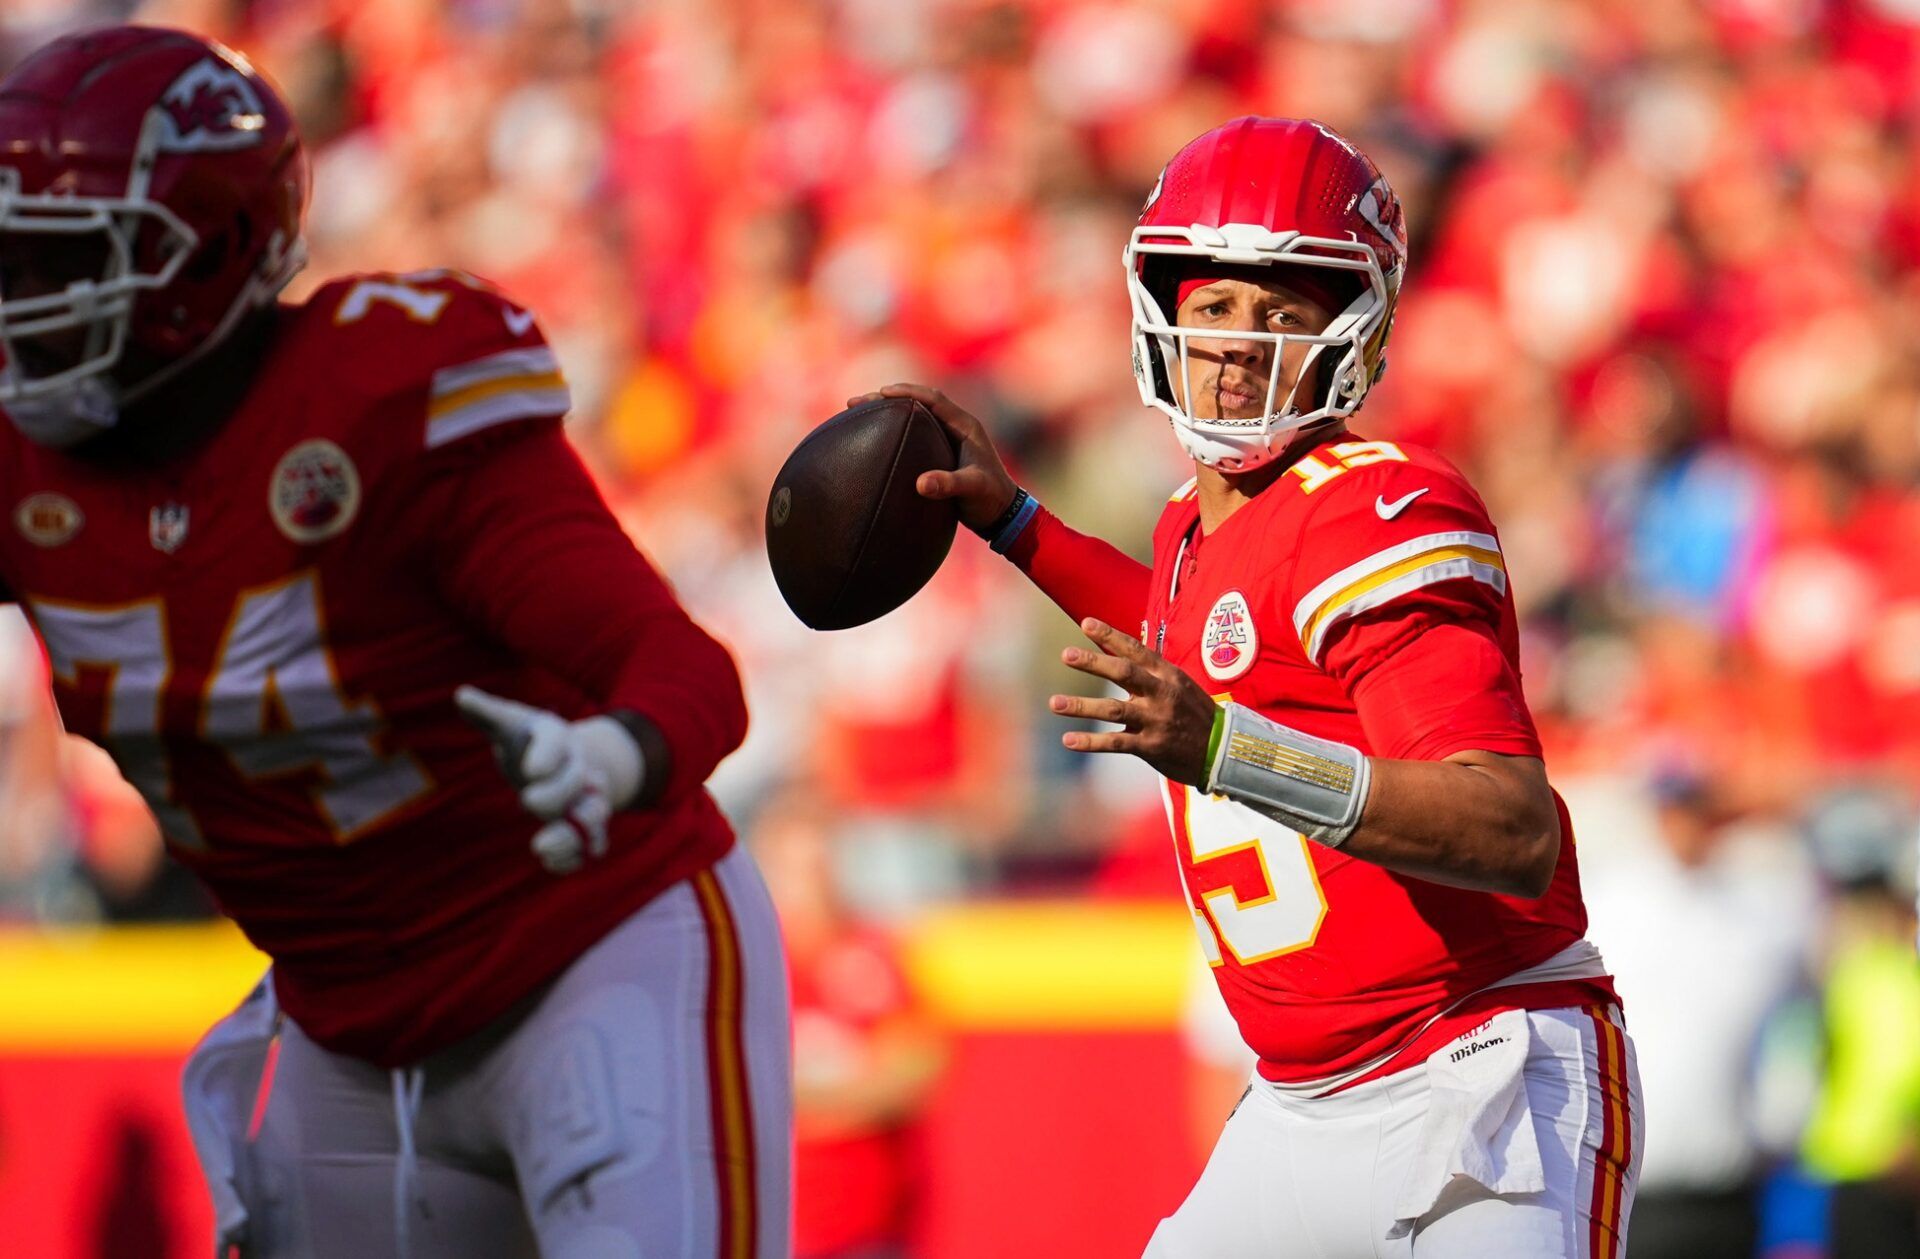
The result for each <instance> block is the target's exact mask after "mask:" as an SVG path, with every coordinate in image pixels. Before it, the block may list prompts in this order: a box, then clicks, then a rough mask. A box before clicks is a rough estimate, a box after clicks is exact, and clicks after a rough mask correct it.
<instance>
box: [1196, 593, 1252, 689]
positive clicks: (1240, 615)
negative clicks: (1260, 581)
mask: <svg viewBox="0 0 1920 1259" xmlns="http://www.w3.org/2000/svg"><path fill="white" fill-rule="evenodd" d="M1259 655H1260V636H1259V635H1258V634H1257V633H1256V632H1255V631H1254V628H1253V609H1252V608H1250V607H1248V606H1247V597H1246V596H1245V595H1243V594H1241V593H1240V592H1239V591H1238V590H1229V591H1227V593H1225V594H1223V595H1221V596H1220V597H1219V598H1218V599H1217V600H1215V601H1214V605H1213V610H1212V611H1211V612H1209V613H1207V628H1206V629H1205V630H1204V631H1203V632H1202V633H1201V635H1200V661H1201V663H1202V664H1204V665H1205V666H1206V669H1207V676H1208V677H1210V678H1212V679H1213V680H1214V681H1216V682H1231V681H1233V680H1234V679H1235V678H1237V677H1239V676H1241V675H1242V674H1244V673H1245V672H1246V671H1247V670H1248V669H1251V668H1253V662H1254V660H1255V659H1257V658H1258V657H1259Z"/></svg>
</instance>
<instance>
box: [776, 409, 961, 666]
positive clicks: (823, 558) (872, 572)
mask: <svg viewBox="0 0 1920 1259" xmlns="http://www.w3.org/2000/svg"><path fill="white" fill-rule="evenodd" d="M955 459H956V455H955V451H954V444H953V440H952V439H951V438H950V437H949V436H948V435H947V431H946V430H945V429H944V428H941V427H940V422H939V421H938V420H936V419H934V418H933V414H932V413H931V412H930V411H928V410H927V409H926V407H924V406H922V405H921V404H920V403H918V402H915V401H914V400H913V399H911V398H882V399H880V400H878V401H874V402H863V403H861V404H860V405H859V406H856V407H851V408H849V409H847V410H845V411H842V412H841V413H840V414H838V415H836V416H834V417H833V418H832V419H830V420H828V421H827V422H826V423H824V424H822V425H821V426H820V427H819V428H816V429H814V430H813V432H811V433H809V434H807V436H806V439H805V440H803V441H802V442H801V443H800V444H799V445H798V446H796V447H795V448H794V451H793V453H792V454H791V455H789V456H788V457H787V462H786V464H785V466H783V467H782V468H781V469H780V475H779V476H777V477H775V478H774V480H773V491H772V493H770V494H769V495H768V497H767V560H768V562H769V563H771V564H772V566H773V578H774V581H775V582H776V583H778V585H779V587H780V594H781V597H783V598H784V599H786V601H787V606H788V607H790V608H792V609H793V613H794V615H795V616H797V617H799V618H800V619H801V621H803V622H804V623H806V624H807V625H809V626H811V627H812V628H814V629H817V630H835V629H848V628H850V627H852V626H855V625H864V624H866V623H867V622H868V621H871V620H874V619H875V618H876V617H881V616H885V615H886V614H887V613H889V612H891V611H893V610H894V609H895V608H897V607H899V606H900V605H901V604H903V603H905V602H906V601H907V600H908V599H910V598H912V597H913V595H914V593H915V592H916V591H918V590H919V589H920V587H922V586H924V585H926V584H927V581H928V579H929V578H931V577H932V576H933V575H934V573H935V572H937V571H938V570H939V568H940V564H941V562H942V561H943V560H945V559H946V558H947V551H948V550H949V549H950V548H951V547H952V546H953V532H954V528H955V526H957V525H958V524H959V523H960V518H959V515H958V514H957V512H956V510H955V508H954V506H953V504H952V503H950V502H938V501H935V500H933V499H928V498H922V497H921V496H920V494H919V492H918V491H917V490H915V489H914V488H913V483H914V481H915V480H916V479H918V478H919V476H920V474H921V473H922V472H927V471H930V470H933V469H936V468H939V469H947V470H951V469H952V468H953V466H954V463H955Z"/></svg>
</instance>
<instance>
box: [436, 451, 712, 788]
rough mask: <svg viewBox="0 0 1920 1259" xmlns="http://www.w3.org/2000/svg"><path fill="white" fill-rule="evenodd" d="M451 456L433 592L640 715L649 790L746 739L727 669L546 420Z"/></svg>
mask: <svg viewBox="0 0 1920 1259" xmlns="http://www.w3.org/2000/svg"><path fill="white" fill-rule="evenodd" d="M446 453H448V454H450V455H451V454H454V453H456V452H454V451H449V452H446ZM457 453H459V454H461V455H464V456H465V457H464V458H461V459H460V460H459V466H458V468H457V469H456V470H453V471H452V472H451V475H452V476H453V477H454V478H456V483H455V484H452V485H449V486H448V489H449V490H450V491H451V492H449V493H446V494H444V495H441V496H437V503H438V505H440V506H443V507H444V508H445V509H446V510H447V512H448V515H447V516H445V517H444V518H442V519H440V520H439V521H437V522H436V528H435V529H434V537H435V538H436V548H437V553H436V556H435V560H436V568H437V570H438V580H439V582H440V585H441V590H442V593H443V594H444V595H445V596H446V598H447V599H448V600H449V601H450V602H451V603H452V604H453V605H454V606H455V607H456V608H458V609H459V610H460V611H462V612H463V613H465V614H466V615H468V616H470V617H472V618H473V619H474V620H475V621H477V622H478V623H480V624H482V625H485V626H487V627H488V629H489V630H490V631H491V632H492V633H493V634H494V635H495V636H496V637H498V638H499V639H500V641H501V642H503V643H504V644H506V645H507V646H508V647H509V648H511V649H512V650H513V651H515V652H516V653H518V654H520V655H522V656H524V657H525V658H527V659H528V660H531V661H535V662H537V663H538V664H540V665H542V666H543V667H545V668H547V669H550V670H552V671H553V672H554V673H557V674H559V675H560V676H562V677H564V678H566V679H567V680H568V681H569V682H571V683H573V684H574V685H575V686H578V687H579V688H580V689H581V690H583V691H585V692H586V693H587V694H588V695H590V696H592V697H594V698H595V699H596V700H598V701H599V702H601V703H603V704H604V705H605V706H606V707H607V708H608V709H628V710H631V711H633V712H637V713H639V714H641V715H642V716H644V717H646V718H647V719H648V720H650V721H652V722H653V723H654V725H655V726H657V727H658V728H659V730H660V733H661V734H662V735H663V736H664V738H665V740H666V744H667V748H668V756H667V761H668V769H669V774H670V777H669V779H668V781H667V783H666V784H665V787H664V789H663V790H660V791H658V792H657V794H656V798H658V797H659V796H666V797H672V796H677V795H679V794H680V793H682V792H684V791H688V790H691V789H692V788H694V787H697V786H698V785H699V784H700V783H702V782H704V781H705V780H706V777H707V775H708V774H710V773H712V772H713V767H714V766H715V765H717V764H719V763H720V759H721V758H722V757H724V756H726V755H727V754H728V753H729V752H731V751H733V750H734V749H735V748H737V747H739V746H740V741H741V740H742V739H743V738H745V737H746V730H747V709H746V701H745V699H744V698H743V696H742V694H741V690H740V675H739V672H738V671H737V670H736V669H735V668H734V664H733V659H732V657H731V656H729V655H728V654H727V650H726V648H724V647H722V646H721V645H720V644H719V643H717V642H715V641H714V640H713V639H712V638H711V637H710V636H709V635H708V634H707V633H706V631H704V630H702V629H701V628H700V627H699V626H698V625H695V624H694V623H693V620H692V618H690V617H689V616H688V615H687V614H686V612H685V610H683V609H682V608H681V607H680V605H679V603H678V602H676V601H675V599H674V597H673V593H672V591H670V590H669V589H668V588H667V584H666V582H665V581H664V580H663V579H662V578H661V576H660V574H659V573H657V572H655V571H654V569H653V566H652V565H650V564H649V563H648V562H647V561H646V559H645V558H644V557H643V556H641V554H640V553H639V552H638V551H637V550H635V549H634V546H633V543H632V542H631V541H630V540H629V539H628V538H627V536H626V534H625V533H624V532H622V531H621V529H620V526H619V524H618V522H616V521H615V520H614V518H613V514H612V513H611V512H610V511H608V510H607V506H606V503H605V502H604V501H603V500H602V499H601V497H600V492H599V490H598V489H597V488H596V487H595V486H594V484H593V481H592V479H591V478H590V477H589V476H588V475H587V471H586V469H585V468H584V467H582V466H581V464H580V459H579V456H578V455H576V454H575V453H574V450H573V447H572V446H571V445H569V444H568V442H567V439H566V437H565V435H564V434H563V433H562V432H561V429H560V425H559V424H558V422H556V421H547V422H540V423H523V424H516V425H513V426H512V427H511V429H509V430H503V431H502V432H500V433H499V434H498V435H497V436H496V435H493V434H489V435H487V436H485V437H482V438H479V439H473V440H469V441H467V442H464V443H462V444H461V448H460V449H459V451H458V452H457Z"/></svg>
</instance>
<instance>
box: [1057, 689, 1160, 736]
mask: <svg viewBox="0 0 1920 1259" xmlns="http://www.w3.org/2000/svg"><path fill="white" fill-rule="evenodd" d="M1048 705H1049V706H1050V707H1051V708H1052V709H1053V711H1054V712H1056V713H1058V714H1060V715H1061V716H1062V717H1083V718H1085V719H1087V720H1088V721H1111V722H1113V723H1114V724H1115V725H1118V726H1126V727H1128V728H1129V729H1131V728H1132V727H1133V725H1134V723H1135V722H1136V721H1137V720H1138V719H1137V718H1136V717H1135V716H1134V713H1133V710H1132V709H1130V708H1129V707H1128V706H1127V703H1126V701H1124V700H1117V699H1112V698H1108V697H1104V696H1102V697H1089V696H1085V695H1056V696H1054V697H1053V698H1052V699H1051V700H1049V701H1048Z"/></svg>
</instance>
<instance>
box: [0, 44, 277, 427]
mask: <svg viewBox="0 0 1920 1259" xmlns="http://www.w3.org/2000/svg"><path fill="white" fill-rule="evenodd" d="M306 203H307V158H306V153H305V151H304V149H303V148H302V146H301V143H300V136H299V133H298V132H297V131H296V130H295V128H294V123H293V116H292V114H291V113H290V112H289V111H288V109H287V106H286V103H285V102H284V101H282V100H281V99H280V96H279V94H278V93H277V92H276V91H274V89H273V87H272V86H271V85H269V84H268V83H267V81H266V80H265V79H264V78H262V77H261V76H260V74H259V73H258V72H257V71H255V70H254V69H253V67H252V66H251V65H249V64H248V63H247V61H246V59H245V58H243V57H241V56H240V55H239V54H237V53H235V52H233V51H231V50H229V49H227V48H223V47H222V46H220V45H219V44H217V43H214V42H213V41H211V40H207V39H202V38H201V37H199V36H197V35H190V34H187V33H186V32H184V31H174V30H165V29H161V28H156V27H142V26H116V27H106V28H103V29H98V30H91V31H84V32H81V33H78V34H74V35H68V36H66V37H64V38H61V39H58V40H55V41H54V42H52V43H50V44H48V45H47V46H46V47H44V48H42V49H40V50H39V51H37V52H35V53H34V54H33V55H32V56H30V57H28V58H27V59H26V60H25V61H23V62H21V63H20V65H19V66H17V67H16V68H15V69H14V70H13V72H12V73H11V74H9V75H7V77H6V78H5V79H4V80H0V245H7V246H12V247H14V249H15V250H16V251H20V250H24V251H26V253H25V256H31V251H32V249H33V248H34V246H36V245H37V246H39V247H42V248H44V249H46V250H48V251H53V250H54V247H55V246H56V245H59V244H62V243H64V246H65V254H66V255H67V256H70V257H72V256H77V257H78V258H80V259H82V262H81V263H80V264H79V266H80V270H81V271H82V272H85V274H77V275H74V274H63V275H62V276H61V277H60V279H61V280H63V281H64V286H56V285H55V284H50V283H47V282H45V281H44V280H43V281H42V282H40V283H39V284H37V285H34V286H31V287H30V288H29V287H28V286H26V285H22V286H21V287H22V288H23V289H24V290H26V291H22V292H20V293H19V294H15V293H11V292H7V291H5V284H6V280H7V279H8V273H7V272H5V271H0V351H4V353H5V357H6V364H7V365H6V369H5V371H4V372H0V406H4V407H5V408H6V409H7V411H8V413H9V415H11V416H12V417H13V418H14V420H15V422H16V423H18V424H20V426H21V427H22V428H23V429H26V430H27V431H28V434H29V435H30V436H34V437H37V438H40V439H42V440H50V441H54V442H56V443H60V442H63V441H66V440H73V439H74V436H75V435H74V434H71V433H66V432H64V431H63V432H53V431H50V430H49V431H45V432H36V431H35V427H36V426H35V424H34V417H35V416H37V415H39V414H40V413H41V412H43V411H47V410H51V411H54V412H58V411H61V410H62V407H61V406H60V405H58V404H59V402H60V401H61V400H63V399H64V400H66V401H67V402H68V403H71V400H72V399H73V398H74V397H75V396H78V395H84V394H88V393H92V394H93V395H94V396H95V398H96V401H100V402H104V403H106V404H107V406H108V409H109V410H110V411H111V410H115V409H117V405H118V403H119V402H122V401H125V400H128V399H131V398H134V397H137V396H138V395H139V394H140V393H141V392H143V391H145V390H146V389H149V388H151V387H153V386H154V385H155V384H157V383H159V382H160V381H161V380H163V379H165V378H166V377H168V376H170V375H172V374H173V373H174V372H175V371H177V370H179V368H181V367H183V366H185V365H186V364H187V363H190V362H192V361H193V360H195V359H197V358H198V357H200V356H201V355H202V354H204V353H206V352H207V351H208V350H210V349H212V348H213V347H214V346H215V345H217V344H219V343H220V341H221V340H222V339H223V338H224V337H225V336H226V335H227V334H228V333H230V332H231V331H232V330H233V329H234V327H235V326H236V325H237V324H238V323H239V322H240V321H241V319H242V317H244V316H245V315H246V314H247V313H248V312H249V311H251V310H255V309H257V308H259V307H262V306H265V305H268V304H270V303H272V302H273V301H274V299H275V297H276V296H277V295H278V293H279V292H280V290H281V289H282V288H284V287H285V286H286V283H287V281H288V280H290V279H291V278H292V277H293V275H294V273H295V272H297V271H298V270H299V269H300V267H301V265H302V264H303V262H304V261H305V250H304V247H303V244H302V241H301V222H302V219H303V217H304V215H305V212H306ZM15 256H22V255H21V254H19V253H16V254H15ZM93 272H97V274H96V273H93ZM76 330H77V331H78V333H79V334H81V335H80V336H79V338H78V341H79V348H78V349H77V350H75V351H73V352H71V353H69V354H67V355H65V356H64V357H63V358H62V360H61V361H59V362H58V363H57V364H56V365H55V366H54V368H53V369H52V370H46V371H40V372H39V373H38V374H35V372H34V370H33V369H34V368H37V367H38V366H39V363H38V362H36V360H35V356H34V355H33V354H32V353H31V352H30V353H28V354H24V355H23V354H22V353H21V352H20V349H21V345H22V343H23V342H32V341H33V340H34V339H35V338H40V337H46V336H48V335H49V334H62V335H66V336H72V335H73V334H74V332H75V331H76ZM129 347H134V348H136V349H137V350H139V351H140V352H141V353H140V355H139V361H140V362H141V363H142V364H143V365H144V364H146V363H148V362H153V363H157V364H158V366H155V367H151V368H145V369H144V374H143V376H142V378H141V379H137V380H128V379H124V376H125V375H126V370H125V369H124V368H123V369H122V371H121V373H120V374H119V375H118V376H116V377H114V378H112V381H111V384H109V375H108V374H109V373H111V372H113V371H114V369H115V368H116V367H120V366H121V365H122V364H123V362H124V360H125V357H126V352H127V350H128V348H129ZM76 356H77V361H76ZM50 402H51V403H55V405H53V406H52V407H51V408H49V407H48V406H47V405H46V404H48V403H50ZM67 409H68V410H70V409H71V407H70V406H69V407H68V408H67ZM106 423H111V419H108V420H107V421H106ZM55 427H58V426H57V425H56V426H55ZM82 432H84V426H83V428H82Z"/></svg>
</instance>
